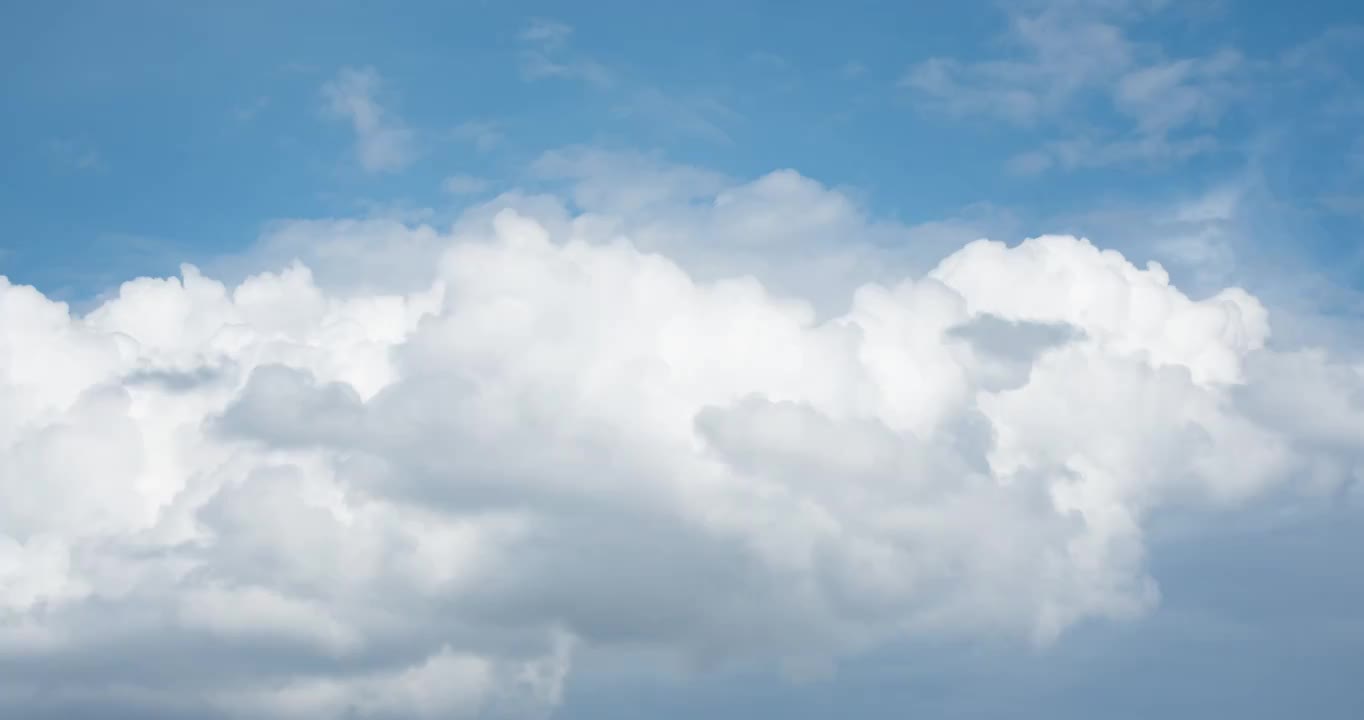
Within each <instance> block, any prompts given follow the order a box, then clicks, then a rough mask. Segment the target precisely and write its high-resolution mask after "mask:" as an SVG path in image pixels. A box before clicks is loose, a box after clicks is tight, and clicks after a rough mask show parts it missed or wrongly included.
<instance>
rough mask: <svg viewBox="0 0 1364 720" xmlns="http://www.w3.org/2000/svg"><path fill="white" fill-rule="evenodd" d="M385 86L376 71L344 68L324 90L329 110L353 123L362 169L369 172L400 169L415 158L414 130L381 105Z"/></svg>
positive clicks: (366, 68) (369, 68) (357, 152)
mask: <svg viewBox="0 0 1364 720" xmlns="http://www.w3.org/2000/svg"><path fill="white" fill-rule="evenodd" d="M382 83H383V80H382V78H381V77H380V76H379V73H378V71H376V70H375V69H374V68H371V67H365V68H359V69H356V68H345V69H343V70H341V72H340V73H339V74H338V75H337V76H336V78H335V79H333V80H331V81H330V82H328V83H327V84H326V85H324V86H323V88H322V95H323V98H324V99H325V101H326V103H327V109H328V110H329V111H330V112H331V113H333V114H335V115H336V116H339V117H344V118H346V119H347V120H349V121H350V123H351V126H352V127H353V128H354V130H355V151H356V155H357V157H358V159H359V161H360V166H361V167H363V168H364V169H365V170H368V171H370V172H393V171H396V170H401V169H403V168H405V167H407V166H408V165H409V164H410V163H411V162H412V159H413V157H414V155H415V150H414V147H413V133H412V131H411V130H409V129H408V128H407V127H406V126H405V125H404V124H403V122H402V120H401V119H399V118H398V117H396V116H395V115H394V114H393V113H392V112H391V111H389V110H388V109H386V108H384V107H383V106H382V105H381V104H380V103H379V100H378V93H379V90H380V87H381V86H382Z"/></svg>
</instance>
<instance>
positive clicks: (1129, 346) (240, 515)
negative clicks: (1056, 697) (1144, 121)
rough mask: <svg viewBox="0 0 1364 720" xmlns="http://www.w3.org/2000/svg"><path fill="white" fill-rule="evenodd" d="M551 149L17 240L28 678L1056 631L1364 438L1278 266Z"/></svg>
mask: <svg viewBox="0 0 1364 720" xmlns="http://www.w3.org/2000/svg"><path fill="white" fill-rule="evenodd" d="M538 165H539V170H538V172H540V173H542V174H544V175H554V176H558V177H568V178H570V182H571V185H570V187H571V189H570V190H568V191H566V192H570V193H572V195H573V197H572V198H569V197H564V196H561V195H558V194H552V195H528V194H525V193H522V192H512V193H508V194H506V195H504V196H501V197H499V198H497V199H495V200H493V201H491V202H489V203H487V204H484V205H481V206H477V207H474V208H471V209H470V210H468V211H467V213H466V214H465V215H464V217H462V218H461V219H460V220H459V221H458V222H456V223H455V225H454V226H453V227H452V228H451V229H449V230H436V229H433V228H430V227H425V226H420V225H407V224H403V223H398V222H395V221H380V220H371V221H354V220H335V221H311V222H298V223H285V224H281V225H279V226H276V227H275V228H273V229H272V230H271V238H270V239H268V240H267V241H266V242H265V244H264V245H263V246H262V247H261V248H260V251H259V252H258V253H256V254H253V255H250V256H249V257H248V260H249V261H250V262H252V263H254V266H253V267H252V268H251V271H250V272H249V273H248V276H247V277H246V278H245V279H243V280H241V281H232V282H222V281H219V280H216V279H214V278H212V277H209V276H208V275H205V274H204V273H202V272H201V271H199V270H197V269H195V268H193V267H190V266H186V267H184V268H183V270H182V272H181V274H180V275H179V276H178V277H171V278H162V279H154V278H139V279H135V280H131V281H129V282H127V283H125V284H124V285H123V286H122V287H121V288H120V289H119V290H118V292H117V293H116V294H115V295H113V296H112V297H110V298H109V299H107V300H106V301H104V302H103V303H102V304H100V305H98V306H97V307H95V308H94V309H92V310H90V311H89V312H86V313H82V314H73V313H72V312H71V311H70V310H69V309H68V308H67V307H66V306H64V305H63V304H61V303H59V302H55V301H53V300H51V299H49V298H47V297H45V296H44V295H43V294H42V293H41V292H39V291H37V290H35V289H33V288H30V287H26V286H21V285H15V284H11V283H9V282H7V281H2V282H0V320H3V322H0V349H3V350H4V351H5V352H4V353H3V355H0V356H3V357H8V358H11V361H10V362H8V363H7V364H5V365H3V366H0V397H3V398H4V406H5V407H6V408H7V409H8V412H7V413H6V415H5V416H4V421H3V423H0V469H3V471H2V472H0V492H3V495H4V497H5V498H6V499H7V502H6V503H5V504H4V505H3V506H0V527H3V528H4V531H3V533H0V587H4V588H5V589H6V591H5V592H4V593H3V594H0V602H3V606H2V607H0V612H3V613H4V615H3V617H4V618H5V619H6V620H5V623H4V624H3V625H2V626H0V632H3V638H4V640H5V642H4V643H3V645H0V647H4V648H5V649H4V651H3V653H0V703H4V704H5V705H6V706H8V707H10V708H17V709H19V710H22V711H25V712H28V713H29V714H37V713H38V712H40V711H43V712H51V711H53V708H57V709H58V710H60V709H61V708H62V707H86V706H88V707H105V708H114V709H117V710H119V711H121V712H124V713H135V714H136V713H141V714H143V715H151V714H157V715H161V716H169V717H174V716H179V717H190V716H193V717H202V716H205V715H210V716H212V715H217V716H224V717H243V718H245V717H252V718H312V717H342V716H350V717H359V718H371V717H372V718H381V717H415V718H436V717H440V718H475V717H526V718H529V717H544V716H545V715H546V714H547V713H549V712H551V711H552V710H553V709H554V708H556V707H558V706H559V705H560V704H561V703H562V702H563V698H564V691H565V684H566V683H567V682H570V681H571V678H572V677H573V672H574V671H575V668H576V667H577V661H576V659H577V658H578V657H579V656H580V655H581V654H582V653H583V652H592V653H612V652H617V651H620V652H635V651H639V650H641V649H642V650H646V651H647V652H648V653H650V654H651V655H652V656H656V657H659V658H665V659H672V660H676V661H682V662H690V663H716V664H725V663H742V662H756V663H761V664H768V665H775V666H781V667H788V668H806V667H819V666H822V665H824V664H827V663H830V662H837V661H838V660H840V659H842V658H846V657H849V656H852V655H856V654H859V653H863V652H866V651H868V650H870V649H873V648H876V647H878V646H881V645H883V644H885V643H888V642H892V641H895V640H897V639H913V638H925V637H941V636H943V635H944V634H946V635H950V636H964V637H967V638H982V637H986V638H990V637H1013V638H1020V639H1024V640H1026V641H1029V642H1032V643H1036V644H1038V645H1042V646H1045V645H1048V644H1051V643H1053V642H1055V641H1057V639H1058V638H1060V637H1062V636H1063V635H1065V634H1066V633H1067V632H1068V631H1070V630H1071V629H1072V628H1074V627H1075V626H1076V625H1077V624H1078V623H1082V622H1084V621H1086V620H1094V619H1106V620H1110V621H1112V620H1125V619H1132V618H1136V617H1139V616H1142V615H1144V614H1146V613H1150V612H1151V611H1153V610H1154V609H1155V608H1156V607H1157V606H1158V605H1159V603H1160V588H1159V585H1158V584H1157V582H1156V580H1155V579H1154V578H1153V577H1152V576H1151V574H1150V572H1149V569H1148V565H1147V559H1146V555H1147V534H1148V528H1149V525H1150V523H1151V522H1152V518H1153V517H1155V516H1157V515H1160V514H1162V513H1168V512H1175V511H1177V512H1185V513H1195V514H1202V515H1204V516H1207V517H1210V518H1211V517H1216V515H1217V514H1218V513H1220V512H1223V511H1225V510H1228V509H1233V508H1238V507H1245V506H1247V505H1249V504H1253V503H1255V502H1256V501H1257V500H1260V499H1263V498H1265V497H1268V496H1271V495H1273V496H1276V497H1288V498H1292V497H1301V498H1308V497H1313V496H1329V495H1331V494H1333V493H1338V492H1342V491H1345V492H1349V488H1350V484H1349V476H1350V473H1351V472H1357V471H1358V468H1359V467H1360V462H1361V458H1360V455H1359V448H1360V447H1364V435H1361V432H1360V428H1364V413H1362V412H1361V410H1360V408H1359V407H1358V406H1357V405H1356V404H1352V402H1351V400H1350V398H1351V397H1352V396H1357V395H1358V394H1359V393H1361V392H1364V369H1361V368H1360V367H1359V366H1357V365H1352V364H1350V363H1349V362H1348V361H1346V360H1344V359H1342V358H1340V357H1337V356H1334V355H1333V354H1332V353H1331V352H1330V351H1329V350H1324V349H1315V350H1299V349H1295V348H1284V347H1277V346H1271V344H1270V342H1269V341H1270V338H1271V336H1272V332H1273V329H1272V327H1271V323H1270V316H1269V313H1268V311H1267V309H1266V307H1265V306H1264V305H1263V304H1262V303H1261V301H1259V300H1258V299H1256V298H1255V297H1254V296H1252V295H1251V294H1250V293H1248V292H1246V291H1244V290H1241V289H1238V288H1236V287H1227V288H1224V289H1221V290H1219V291H1217V292H1214V293H1211V294H1208V295H1206V296H1203V297H1202V298H1201V299H1197V298H1194V297H1190V296H1189V295H1187V294H1186V293H1184V292H1182V291H1181V290H1180V289H1179V288H1177V287H1176V286H1174V285H1173V284H1172V283H1171V282H1170V279H1169V276H1168V274H1167V273H1166V272H1165V270H1164V269H1163V268H1162V267H1160V266H1159V265H1156V264H1149V265H1146V266H1138V265H1136V264H1134V263H1132V262H1131V261H1129V260H1128V259H1127V258H1125V257H1123V256H1122V255H1120V254H1118V253H1116V252H1113V251H1110V250H1101V249H1100V248H1099V247H1097V246H1096V245H1094V244H1093V243H1091V242H1089V241H1088V240H1084V239H1080V238H1076V237H1072V236H1043V237H1038V238H1033V239H1030V240H1026V241H1024V242H1022V243H1018V244H1014V245H1006V244H1004V243H1001V242H995V241H989V240H978V241H974V242H970V243H967V244H966V245H965V246H964V247H960V248H959V249H954V250H948V251H945V252H944V253H943V254H942V256H941V257H939V258H937V259H936V260H935V261H934V262H931V263H928V264H927V265H926V266H925V267H924V268H923V269H922V270H917V271H911V270H910V269H909V268H910V267H911V266H912V265H914V264H915V261H914V259H912V258H906V257H901V256H899V255H894V254H890V255H888V254H886V253H887V250H886V249H885V247H884V246H883V242H882V241H883V240H884V238H885V237H887V236H888V235H894V234H896V233H900V232H905V231H907V229H906V228H903V227H900V226H897V225H895V224H894V223H886V222H883V221H879V220H876V219H875V218H873V217H871V216H869V214H868V213H867V212H866V211H864V210H863V209H861V208H860V207H859V206H858V205H857V203H855V202H853V201H852V200H850V199H849V198H848V197H846V196H844V195H843V194H841V193H839V192H838V191H835V190H830V189H828V188H826V187H824V186H822V185H820V184H819V183H817V182H814V181H812V180H810V179H809V178H805V177H803V176H801V175H799V174H797V173H794V172H791V171H784V172H779V173H772V174H769V175H766V176H763V177H759V178H756V179H751V180H735V179H732V178H727V177H724V176H720V175H716V174H714V173H707V172H704V171H701V170H698V169H695V168H686V167H668V166H660V165H658V164H656V163H653V164H651V163H650V162H649V161H647V160H646V159H642V158H640V157H624V158H621V157H613V156H610V155H603V154H601V153H595V152H592V151H585V150H582V149H579V150H574V151H566V152H561V153H558V154H555V155H552V156H548V157H546V158H544V159H543V160H542V161H541V162H540V163H539V164H538ZM627 174H628V177H629V178H632V181H630V182H626V181H625V179H626V177H627ZM612 188H616V189H617V191H615V192H612V190H611V189H612ZM570 207H575V208H579V209H577V210H569V209H568V208H570ZM793 229H801V230H802V232H799V233H798V232H793V231H792V230H793ZM754 248H762V249H763V250H762V252H761V253H755V254H749V252H748V251H749V250H751V249H754ZM295 250H297V252H294V251H295ZM275 251H283V252H285V254H290V255H292V256H295V257H298V258H300V259H299V260H297V261H293V262H289V261H285V262H274V261H271V260H268V258H270V257H272V256H273V255H272V253H273V252H275ZM807 264H813V266H814V267H819V268H823V269H824V270H825V272H824V274H823V275H819V274H813V273H809V272H806V269H807ZM830 288H833V289H834V290H835V291H836V292H835V294H836V295H837V297H830V296H829V293H830ZM1303 477H1307V478H1309V479H1310V480H1311V482H1302V481H1301V478H1303ZM149 638H155V640H154V641H149ZM187 658H193V661H192V662H187V661H186V659H187ZM91 667H99V668H109V670H108V672H107V674H104V675H102V676H100V679H99V680H98V681H97V682H91V678H90V675H89V674H87V672H86V671H85V669H87V668H91ZM35 689H36V690H39V691H40V692H38V693H36V694H35V693H34V692H33V691H34V690H35ZM63 703H66V705H63ZM82 703H84V705H82Z"/></svg>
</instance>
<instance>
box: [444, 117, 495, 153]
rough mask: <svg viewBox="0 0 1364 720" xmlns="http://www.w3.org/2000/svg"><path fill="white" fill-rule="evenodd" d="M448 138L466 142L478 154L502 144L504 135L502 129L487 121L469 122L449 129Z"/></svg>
mask: <svg viewBox="0 0 1364 720" xmlns="http://www.w3.org/2000/svg"><path fill="white" fill-rule="evenodd" d="M449 136H450V138H451V139H452V140H458V141H460V142H466V143H469V144H471V145H473V146H474V148H475V149H477V150H479V151H480V152H487V151H489V150H492V149H493V148H495V147H497V146H498V145H500V144H502V141H503V140H505V139H506V134H505V133H503V132H502V127H501V126H500V125H499V124H497V123H495V122H491V121H487V120H469V121H466V122H462V123H460V124H459V125H456V126H455V127H453V128H451V129H450V135H449Z"/></svg>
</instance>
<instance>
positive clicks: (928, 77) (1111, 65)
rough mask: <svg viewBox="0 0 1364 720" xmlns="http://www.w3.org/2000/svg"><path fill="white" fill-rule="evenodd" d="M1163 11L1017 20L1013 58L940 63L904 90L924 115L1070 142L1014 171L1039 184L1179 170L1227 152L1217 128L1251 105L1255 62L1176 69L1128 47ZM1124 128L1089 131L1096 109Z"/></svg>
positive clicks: (1052, 145) (1058, 7)
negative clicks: (1063, 173)
mask: <svg viewBox="0 0 1364 720" xmlns="http://www.w3.org/2000/svg"><path fill="white" fill-rule="evenodd" d="M1158 6H1159V4H1157V3H1134V2H1105V3H1074V2H1066V1H1064V0H1055V1H1053V2H1049V3H1044V4H1041V5H1040V6H1036V5H1035V6H1033V8H1032V9H1033V12H1031V13H1027V12H1017V11H1016V12H1014V13H1013V14H1011V15H1010V16H1009V24H1008V29H1007V31H1006V32H1005V35H1004V37H1003V41H1004V44H1005V45H1006V46H1007V47H1010V48H1012V52H1011V53H1009V54H1006V55H1004V56H1002V57H997V58H990V59H984V60H973V61H966V60H961V59H957V58H950V57H934V58H929V59H926V60H924V61H921V62H919V63H917V64H915V65H913V66H911V67H910V68H909V70H908V71H907V72H906V73H905V75H904V76H903V78H902V79H901V85H902V86H903V87H905V88H907V89H909V90H910V91H911V92H912V93H913V94H914V96H915V97H916V99H917V100H918V101H919V102H920V104H921V105H922V106H923V107H925V108H927V109H929V110H932V111H936V112H941V113H944V114H948V115H951V116H955V117H965V116H978V117H982V118H987V119H993V120H998V121H1003V122H1006V123H1009V124H1013V125H1018V126H1022V127H1029V128H1045V127H1050V126H1053V125H1055V126H1057V127H1059V128H1061V129H1062V131H1063V132H1062V136H1061V137H1060V138H1057V139H1055V140H1052V141H1048V142H1046V143H1044V144H1043V145H1042V146H1041V147H1039V148H1037V149H1035V150H1032V151H1029V152H1027V153H1023V154H1021V155H1018V156H1015V157H1014V158H1013V159H1011V160H1010V161H1009V163H1008V168H1009V169H1010V170H1011V171H1013V172H1017V173H1024V174H1032V173H1038V172H1043V171H1045V170H1048V169H1051V168H1065V169H1074V168H1083V167H1098V166H1104V165H1121V164H1131V163H1152V162H1155V163H1162V162H1170V161H1174V160H1180V159H1184V158H1188V157H1191V156H1193V155H1197V154H1200V153H1204V152H1208V151H1211V150H1212V149H1214V148H1216V146H1217V143H1216V141H1215V140H1214V139H1213V138H1212V137H1211V136H1210V135H1208V134H1207V133H1206V129H1208V128H1212V127H1214V126H1216V124H1217V123H1218V121H1219V120H1220V119H1221V117H1222V114H1223V113H1224V111H1225V110H1226V109H1227V107H1228V106H1229V105H1230V104H1231V103H1233V102H1234V101H1235V100H1236V99H1237V98H1239V97H1240V96H1241V95H1242V90H1243V87H1244V84H1243V79H1242V72H1243V70H1244V69H1245V65H1246V63H1245V60H1244V58H1243V57H1242V56H1241V54H1240V53H1239V52H1237V51H1235V50H1233V49H1229V48H1223V49H1219V50H1214V51H1212V52H1211V53H1209V54H1207V55H1203V56H1197V57H1186V58H1176V59H1170V58H1168V57H1167V56H1166V53H1165V51H1164V49H1163V48H1161V47H1159V46H1157V45H1152V44H1150V43H1140V42H1137V41H1134V40H1133V39H1132V38H1130V37H1129V35H1128V33H1127V31H1126V30H1125V28H1124V25H1123V23H1124V22H1125V21H1127V20H1129V19H1131V18H1133V17H1140V16H1141V15H1142V14H1143V13H1146V12H1150V11H1152V10H1154V9H1157V8H1158ZM1095 102H1098V103H1100V104H1101V105H1106V106H1107V108H1108V109H1109V110H1110V111H1111V113H1112V115H1114V116H1116V118H1117V121H1116V123H1115V122H1113V121H1112V119H1110V120H1109V122H1106V123H1105V124H1104V125H1103V126H1101V127H1095V126H1092V123H1090V122H1088V121H1087V120H1086V115H1087V114H1088V111H1089V110H1092V103H1095Z"/></svg>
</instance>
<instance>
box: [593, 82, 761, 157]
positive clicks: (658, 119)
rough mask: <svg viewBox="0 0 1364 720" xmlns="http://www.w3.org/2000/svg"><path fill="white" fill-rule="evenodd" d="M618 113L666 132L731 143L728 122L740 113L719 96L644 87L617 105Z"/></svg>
mask: <svg viewBox="0 0 1364 720" xmlns="http://www.w3.org/2000/svg"><path fill="white" fill-rule="evenodd" d="M616 114H617V115H620V116H623V117H633V118H638V119H641V120H645V121H647V122H648V123H649V125H650V126H651V127H654V128H657V129H658V130H660V131H662V132H663V133H664V134H668V135H681V136H688V137H696V138H700V139H703V140H711V141H714V142H722V143H728V142H730V141H731V138H730V135H729V132H728V131H727V130H725V125H726V124H728V123H730V122H733V121H734V120H735V119H737V118H738V117H739V114H738V113H736V112H735V111H734V110H733V109H731V108H730V107H729V106H728V105H726V104H725V103H723V102H721V101H720V100H719V99H717V98H715V97H713V96H710V95H704V94H686V93H675V92H664V91H662V90H659V89H657V88H645V89H643V90H640V91H639V92H637V93H635V94H634V95H633V96H632V97H631V98H630V99H629V100H628V101H626V102H624V103H621V104H619V105H617V106H616Z"/></svg>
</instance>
